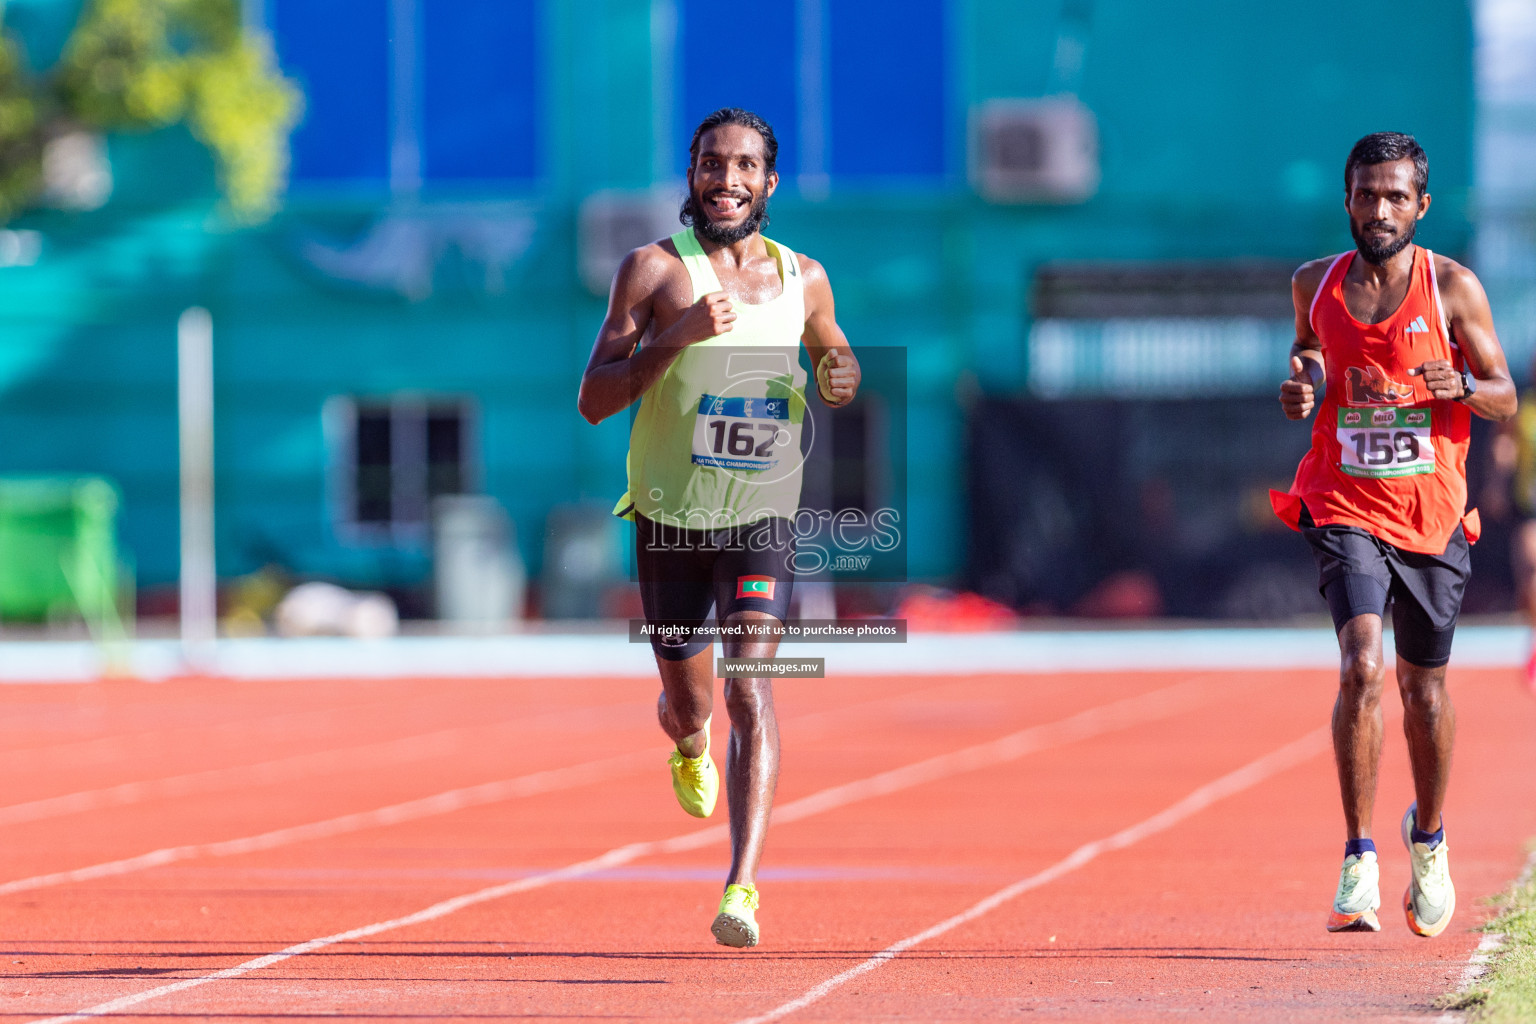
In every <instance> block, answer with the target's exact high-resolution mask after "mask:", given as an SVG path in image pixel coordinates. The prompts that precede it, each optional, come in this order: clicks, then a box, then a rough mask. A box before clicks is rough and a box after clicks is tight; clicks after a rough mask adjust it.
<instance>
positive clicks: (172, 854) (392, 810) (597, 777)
mask: <svg viewBox="0 0 1536 1024" xmlns="http://www.w3.org/2000/svg"><path fill="white" fill-rule="evenodd" d="M655 757H656V752H655V751H654V750H643V751H634V752H632V753H628V754H620V755H618V756H616V757H608V758H604V759H602V760H599V761H587V762H585V763H582V764H577V765H568V766H567V767H564V768H551V769H547V770H545V771H541V772H533V773H532V774H529V775H519V776H517V777H516V778H512V779H501V780H498V781H496V782H484V783H481V784H480V785H478V786H464V787H462V788H459V789H450V790H447V791H446V792H443V793H437V794H435V795H433V796H427V797H422V798H420V799H418V800H406V801H404V802H403V803H398V804H390V805H389V806H388V807H379V808H376V809H374V810H371V811H359V812H357V813H355V814H343V815H340V816H339V817H335V818H327V819H325V820H324V821H313V822H309V823H308V824H304V825H293V826H290V827H289V828H279V829H273V830H272V831H270V832H262V833H260V834H258V835H254V836H243V837H241V838H239V839H225V840H222V841H220V842H214V843H194V844H189V845H187V846H167V847H163V848H161V849H159V850H151V851H150V852H149V853H141V854H139V855H138V856H137V857H125V858H123V859H122V860H110V861H106V862H105V863H102V864H92V865H90V866H89V867H83V868H74V869H73V870H70V871H55V872H53V873H51V874H46V875H33V876H32V877H31V878H18V879H16V880H15V881H13V882H5V883H3V884H0V895H5V894H8V893H13V892H26V891H28V890H31V889H42V888H46V887H48V886H52V885H67V884H69V883H70V882H88V881H91V880H92V879H96V878H110V877H112V876H114V875H126V874H131V873H132V872H135V871H144V870H146V869H148V868H156V867H160V866H162V865H165V864H174V863H176V862H177V861H184V860H192V859H194V858H197V857H230V856H235V855H237V854H242V853H255V852H257V851H258V850H270V849H272V848H274V847H278V846H288V845H290V844H292V843H301V842H305V841H308V840H311V839H324V838H328V837H330V836H338V835H344V834H346V833H348V832H360V831H362V830H364V829H370V828H381V827H383V826H386V825H398V824H401V823H402V822H407V821H415V820H417V819H419V818H429V817H434V816H436V815H439V814H449V813H451V812H453V811H461V810H465V809H467V808H470V807H480V806H483V805H485V804H492V803H500V802H501V801H504V800H515V799H518V798H520V797H528V796H536V795H538V794H540V793H550V792H554V791H556V790H561V789H570V788H573V787H576V786H585V785H589V784H591V783H595V782H603V781H606V780H608V779H611V778H614V777H616V776H619V775H622V774H625V773H626V772H629V771H633V770H634V769H636V768H638V767H640V766H641V764H643V763H645V762H648V761H651V760H653V759H655ZM642 759H643V760H642Z"/></svg>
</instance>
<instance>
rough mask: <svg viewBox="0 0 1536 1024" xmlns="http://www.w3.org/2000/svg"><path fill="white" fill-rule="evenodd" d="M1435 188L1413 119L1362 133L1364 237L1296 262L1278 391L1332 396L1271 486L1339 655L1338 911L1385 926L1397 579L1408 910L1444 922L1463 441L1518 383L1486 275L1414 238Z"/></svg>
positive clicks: (1501, 410)
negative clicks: (1312, 578) (1385, 628)
mask: <svg viewBox="0 0 1536 1024" xmlns="http://www.w3.org/2000/svg"><path fill="white" fill-rule="evenodd" d="M1428 188H1429V161H1428V159H1427V158H1426V157H1425V155H1424V150H1423V149H1422V148H1421V147H1420V146H1419V144H1418V143H1417V142H1416V141H1415V140H1414V139H1413V137H1412V136H1409V135H1400V134H1398V133H1396V132H1378V133H1376V134H1374V135H1367V136H1366V137H1365V138H1363V139H1361V140H1360V141H1359V142H1357V143H1355V146H1354V149H1352V150H1351V151H1350V154H1349V159H1348V160H1347V161H1345V164H1344V189H1345V204H1344V205H1345V209H1346V210H1347V211H1348V212H1349V226H1350V232H1351V234H1352V235H1353V236H1354V239H1355V245H1356V249H1355V251H1353V252H1347V253H1343V254H1340V255H1338V256H1332V257H1328V258H1326V259H1321V260H1313V261H1312V262H1311V263H1307V264H1304V265H1302V267H1301V268H1300V269H1299V270H1297V271H1296V274H1295V276H1294V277H1292V279H1291V297H1292V300H1293V301H1294V304H1295V307H1296V344H1295V345H1294V346H1292V348H1291V367H1290V368H1291V377H1290V379H1289V380H1287V381H1285V382H1284V383H1283V384H1281V385H1280V405H1281V407H1282V408H1283V409H1284V410H1285V414H1286V416H1288V417H1289V418H1291V419H1293V420H1301V419H1306V418H1307V416H1309V415H1311V414H1312V412H1313V410H1314V409H1316V410H1317V414H1318V415H1317V419H1316V420H1315V421H1314V423H1313V428H1312V448H1311V450H1310V451H1308V452H1307V454H1306V455H1305V456H1304V457H1303V458H1302V460H1301V465H1300V466H1299V467H1298V468H1297V470H1296V480H1295V482H1294V483H1293V484H1292V485H1291V489H1290V491H1289V492H1288V493H1285V494H1281V493H1279V492H1271V499H1272V501H1273V503H1274V506H1275V512H1276V513H1277V514H1278V515H1279V516H1280V518H1281V519H1283V520H1285V522H1286V523H1288V524H1289V525H1290V526H1291V527H1292V528H1293V529H1297V530H1300V531H1301V532H1302V534H1303V535H1305V536H1306V538H1307V541H1308V543H1310V544H1311V546H1312V549H1313V550H1312V553H1313V555H1314V556H1315V557H1316V559H1317V565H1318V573H1319V589H1320V590H1321V591H1322V594H1323V597H1324V598H1326V599H1327V601H1328V608H1329V611H1330V612H1332V614H1333V624H1334V628H1335V630H1336V631H1337V632H1338V637H1339V651H1340V654H1341V658H1342V662H1341V667H1340V670H1339V696H1338V700H1337V702H1336V703H1335V704H1334V708H1333V750H1334V759H1335V761H1336V762H1337V765H1338V770H1339V788H1340V791H1341V795H1342V797H1343V803H1344V827H1345V834H1346V842H1345V844H1344V866H1343V868H1342V870H1341V871H1340V873H1339V887H1338V890H1337V892H1336V893H1335V896H1334V902H1333V909H1332V912H1331V913H1330V914H1329V918H1328V930H1329V931H1379V930H1380V929H1381V925H1380V923H1379V921H1378V919H1377V916H1376V911H1377V909H1378V908H1379V907H1380V905H1381V895H1380V888H1379V877H1380V876H1379V870H1378V866H1377V852H1376V846H1375V843H1374V842H1373V841H1372V839H1371V815H1372V811H1373V809H1374V805H1375V799H1376V772H1377V765H1378V762H1379V761H1380V759H1381V734H1382V724H1381V690H1382V683H1383V681H1384V679H1385V675H1386V669H1385V663H1384V659H1383V657H1382V647H1381V631H1382V615H1383V614H1384V612H1385V610H1386V605H1387V602H1388V600H1389V599H1390V600H1391V602H1392V624H1393V629H1394V631H1395V634H1396V635H1395V639H1396V647H1397V687H1398V692H1399V693H1400V694H1401V696H1402V700H1403V731H1404V732H1405V733H1406V734H1407V737H1408V757H1409V761H1410V763H1411V764H1412V766H1413V786H1414V793H1415V795H1416V796H1417V800H1416V801H1415V802H1414V803H1413V804H1411V805H1410V806H1409V807H1408V810H1407V813H1406V814H1404V816H1403V819H1402V825H1401V830H1400V831H1401V835H1402V840H1403V845H1404V846H1405V847H1407V850H1408V858H1409V868H1410V881H1409V884H1408V888H1407V891H1406V892H1405V893H1404V895H1403V910H1404V913H1405V915H1406V916H1407V919H1408V927H1409V928H1410V929H1412V930H1413V931H1414V932H1415V933H1416V934H1418V935H1423V936H1433V935H1438V934H1439V933H1440V932H1441V931H1443V930H1444V929H1445V926H1446V925H1447V924H1448V923H1449V922H1450V920H1451V915H1452V913H1453V912H1454V911H1455V908H1456V890H1455V887H1454V886H1453V885H1452V884H1451V876H1450V862H1449V845H1448V844H1447V843H1446V841H1445V828H1444V823H1443V821H1442V819H1441V814H1440V812H1441V808H1442V807H1443V806H1444V803H1445V790H1446V782H1447V779H1448V776H1449V769H1450V763H1451V745H1452V741H1453V739H1454V737H1455V732H1456V715H1455V711H1454V709H1453V708H1452V707H1451V701H1450V697H1449V696H1448V694H1447V693H1446V687H1445V673H1446V665H1447V664H1448V663H1449V662H1450V656H1451V638H1452V635H1453V634H1454V632H1455V628H1456V619H1457V616H1458V615H1459V613H1460V610H1461V596H1462V592H1463V590H1464V589H1465V587H1466V582H1467V576H1468V573H1469V567H1470V563H1469V552H1468V545H1469V544H1471V543H1472V542H1474V541H1476V540H1477V534H1478V519H1477V512H1476V510H1475V509H1474V510H1470V511H1469V510H1468V509H1467V475H1466V462H1467V447H1468V440H1469V438H1470V436H1471V419H1472V415H1473V414H1476V415H1478V416H1482V417H1483V418H1485V419H1490V420H1507V419H1509V418H1510V417H1511V416H1513V415H1514V414H1515V404H1516V396H1515V385H1514V382H1513V381H1511V380H1510V376H1509V368H1508V367H1507V366H1506V365H1505V362H1504V353H1503V351H1502V350H1501V349H1500V347H1499V340H1498V337H1497V336H1496V335H1495V333H1494V329H1493V316H1492V314H1491V312H1490V311H1489V309H1488V298H1487V296H1486V295H1485V294H1484V293H1483V288H1482V285H1480V284H1479V283H1478V280H1477V278H1476V277H1475V276H1474V275H1473V274H1472V272H1471V271H1470V270H1468V269H1466V268H1465V267H1463V266H1460V265H1459V264H1457V263H1456V262H1455V261H1454V260H1449V259H1446V258H1445V257H1444V256H1437V255H1435V254H1434V253H1432V252H1430V251H1429V250H1428V249H1424V248H1421V247H1419V246H1417V245H1414V244H1413V235H1414V229H1415V228H1416V227H1417V225H1418V222H1419V221H1420V220H1421V219H1423V217H1424V215H1425V214H1426V213H1428V212H1429V204H1430V197H1429V191H1428Z"/></svg>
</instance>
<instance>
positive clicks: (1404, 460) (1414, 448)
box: [1339, 407, 1435, 477]
mask: <svg viewBox="0 0 1536 1024" xmlns="http://www.w3.org/2000/svg"><path fill="white" fill-rule="evenodd" d="M1432 421H1433V416H1432V413H1431V412H1430V410H1429V409H1405V408H1395V407H1394V408H1387V409H1380V408H1376V409H1348V408H1344V409H1340V410H1339V469H1341V470H1343V471H1344V472H1345V473H1348V474H1349V475H1350V476H1368V477H1392V476H1412V475H1414V474H1416V473H1433V472H1434V471H1435V444H1434V441H1433V440H1432V439H1431V436H1430V435H1431V429H1430V428H1431V423H1432Z"/></svg>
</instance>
